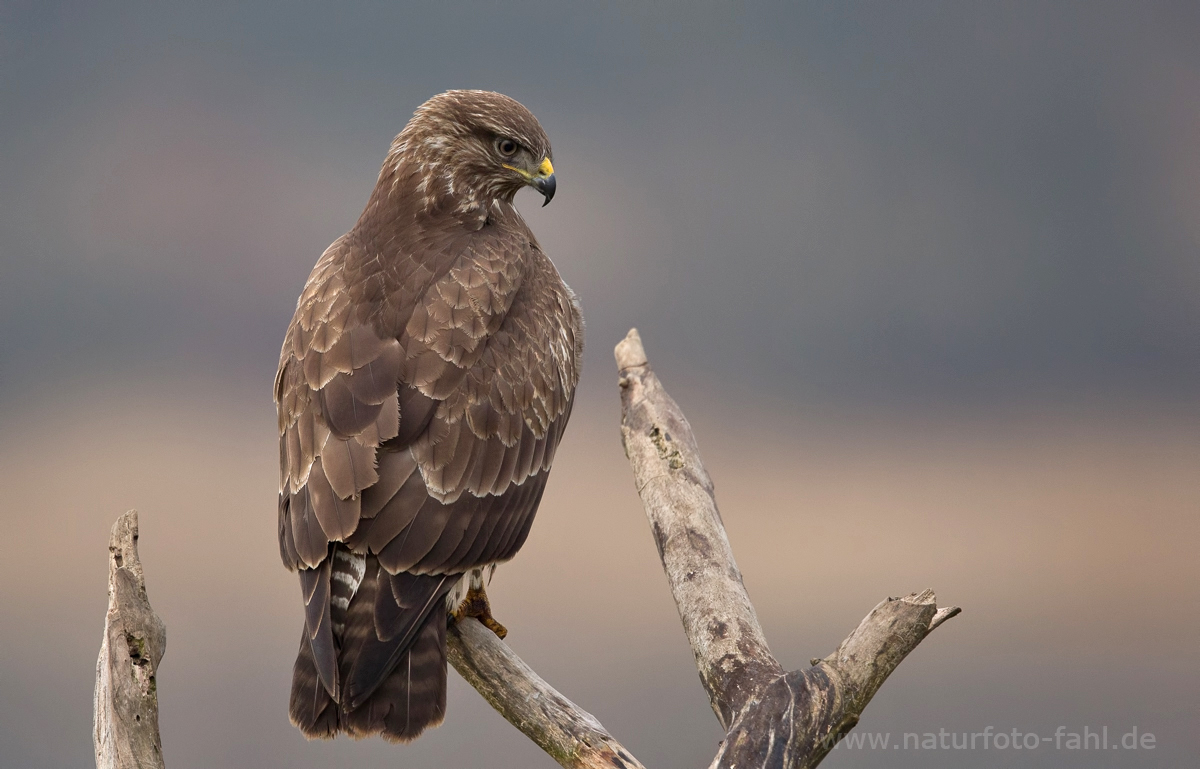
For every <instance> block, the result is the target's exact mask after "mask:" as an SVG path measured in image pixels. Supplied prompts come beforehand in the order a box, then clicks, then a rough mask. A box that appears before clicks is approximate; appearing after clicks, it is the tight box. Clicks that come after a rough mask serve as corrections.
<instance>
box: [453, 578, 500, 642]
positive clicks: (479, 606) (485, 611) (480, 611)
mask: <svg viewBox="0 0 1200 769" xmlns="http://www.w3.org/2000/svg"><path fill="white" fill-rule="evenodd" d="M463 617H474V618H475V619H477V620H479V621H480V622H481V623H483V626H484V627H485V628H487V629H488V630H490V631H492V632H493V633H495V634H496V637H497V638H504V637H505V636H506V635H508V628H506V627H504V625H501V624H500V623H499V622H497V621H496V618H495V617H493V616H492V605H491V604H490V603H488V597H487V593H485V592H484V591H483V588H482V587H472V588H471V589H470V590H468V591H467V596H466V598H464V599H463V602H462V603H461V604H460V605H459V607H458V608H457V609H455V610H454V619H455V620H456V621H457V620H461V619H462V618H463Z"/></svg>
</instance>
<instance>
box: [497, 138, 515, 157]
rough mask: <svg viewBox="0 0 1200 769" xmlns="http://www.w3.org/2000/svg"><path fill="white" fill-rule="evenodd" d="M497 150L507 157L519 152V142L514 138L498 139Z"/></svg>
mask: <svg viewBox="0 0 1200 769" xmlns="http://www.w3.org/2000/svg"><path fill="white" fill-rule="evenodd" d="M496 150H497V151H498V152H499V153H500V154H501V155H503V156H504V157H506V158H511V157H512V156H513V155H515V154H517V143H516V142H515V141H513V140H512V139H497V140H496Z"/></svg>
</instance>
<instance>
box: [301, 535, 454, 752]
mask: <svg viewBox="0 0 1200 769" xmlns="http://www.w3.org/2000/svg"><path fill="white" fill-rule="evenodd" d="M365 566H366V568H365V578H364V579H362V582H361V586H360V587H359V588H358V589H357V590H356V591H355V593H354V595H353V597H352V598H351V600H350V601H349V606H348V607H347V609H346V611H345V615H344V624H343V620H342V617H341V616H338V617H335V618H334V620H335V621H334V623H333V624H334V625H335V627H337V628H338V630H339V632H337V633H336V635H335V639H336V646H337V649H336V651H333V650H332V649H328V647H326V646H323V645H321V644H315V647H316V651H315V653H317V654H334V655H336V662H334V661H333V660H330V662H331V663H333V664H336V668H337V671H336V674H335V675H336V678H337V681H336V683H335V685H334V686H333V687H332V688H333V690H334V692H335V693H336V698H335V696H334V694H331V692H330V690H329V687H327V686H326V685H325V684H324V683H322V680H321V676H320V675H319V673H318V665H317V659H316V657H315V653H314V639H312V638H310V635H309V633H308V631H307V625H306V630H305V632H304V633H303V634H302V636H301V639H300V653H299V654H298V655H297V657H296V666H295V669H294V671H293V676H292V694H291V701H290V703H289V715H290V716H291V721H292V723H293V724H295V725H296V727H298V728H299V729H300V731H302V732H303V733H304V735H305V736H306V737H308V738H310V739H313V738H322V739H329V738H331V737H334V736H336V735H337V734H338V733H339V732H345V733H346V734H348V735H350V736H351V737H367V736H370V735H374V734H378V735H380V736H382V737H383V738H384V739H386V740H389V741H391V742H409V741H410V740H413V739H416V737H417V736H418V735H420V734H421V732H423V731H425V729H427V728H429V727H432V726H437V725H438V724H440V723H441V722H442V719H443V718H444V717H445V714H446V621H447V615H446V609H445V596H446V593H447V592H449V590H450V589H451V588H452V587H453V586H454V584H455V583H457V581H458V575H453V576H451V575H447V576H438V577H435V576H420V575H411V574H405V573H401V574H398V575H391V574H388V573H387V572H386V571H385V570H384V569H382V568H380V567H379V565H378V562H377V561H376V560H375V558H374V556H368V557H367V563H366V564H365ZM335 568H336V564H335ZM335 590H336V588H335ZM338 614H340V612H338ZM327 649H328V651H327ZM327 677H328V676H327Z"/></svg>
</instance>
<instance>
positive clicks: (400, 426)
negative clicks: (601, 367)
mask: <svg viewBox="0 0 1200 769" xmlns="http://www.w3.org/2000/svg"><path fill="white" fill-rule="evenodd" d="M527 185H528V186H533V187H535V189H537V190H538V191H540V192H542V193H543V194H544V195H545V196H546V200H547V202H549V198H550V196H552V195H553V192H554V177H553V166H552V164H551V162H550V143H549V140H548V139H547V138H546V135H545V133H544V132H543V131H542V128H541V126H540V125H539V124H538V122H537V120H536V119H535V118H534V117H533V115H532V114H530V113H529V111H528V110H526V109H525V108H524V107H523V106H521V105H520V104H518V103H517V102H515V101H513V100H512V99H510V98H508V97H506V96H502V95H500V94H495V93H488V92H485V91H450V92H447V93H444V94H441V95H439V96H435V97H433V98H432V99H430V100H429V101H428V102H426V103H425V104H423V105H422V106H421V107H420V108H419V109H418V110H417V112H416V114H415V115H414V116H413V118H412V120H411V121H410V122H409V124H408V125H407V126H406V127H405V129H404V131H402V132H401V133H400V135H399V136H397V137H396V140H395V141H394V142H393V144H392V148H391V151H390V152H389V153H388V156H387V160H386V161H385V162H384V165H383V170H382V171H381V172H380V174H379V180H378V181H377V183H376V185H375V190H374V192H373V193H372V194H371V198H370V201H369V202H368V203H367V207H366V209H365V210H364V211H363V213H362V216H361V217H360V218H359V220H358V223H357V224H356V225H355V226H354V228H353V229H351V230H350V232H348V233H347V234H346V235H344V236H342V237H341V238H339V239H338V240H336V241H335V242H334V243H333V245H331V246H330V247H329V249H328V250H326V251H325V253H324V255H323V256H322V257H321V258H320V260H319V261H318V262H317V264H316V267H314V268H313V271H312V273H311V274H310V275H309V278H308V282H307V283H306V284H305V286H304V291H303V293H302V294H301V295H300V299H299V301H298V302H297V306H296V314H295V316H294V317H293V318H292V322H291V325H290V326H289V327H288V331H287V335H286V337H285V338H284V342H283V351H282V353H281V355H280V360H279V373H278V375H277V376H276V380H275V401H276V405H277V408H278V412H279V433H280V439H279V454H280V493H279V551H280V555H281V556H282V558H283V562H284V564H285V565H286V566H287V567H288V568H289V569H293V570H296V571H298V572H299V574H300V586H301V593H302V596H303V599H304V604H305V623H304V632H303V634H302V637H301V642H300V653H299V655H298V657H297V659H296V666H295V672H294V677H293V684H292V695H291V705H290V714H291V718H292V722H293V723H295V724H296V725H297V726H298V727H299V728H300V729H301V730H302V731H303V732H304V733H305V734H306V735H308V736H309V737H333V736H334V735H336V734H338V733H339V732H345V733H347V734H350V735H352V736H355V737H361V736H366V735H371V734H381V735H382V736H383V737H385V738H387V739H390V740H398V741H407V740H411V739H413V738H415V737H416V736H417V735H418V734H420V733H421V731H422V730H423V729H425V728H426V727H428V726H434V725H436V724H438V723H439V722H440V721H441V720H442V717H443V715H444V713H445V707H446V640H445V634H446V622H447V610H448V609H453V608H454V606H455V605H456V604H457V602H458V601H460V600H461V599H462V596H463V593H464V590H465V588H466V587H467V583H468V582H470V583H471V584H481V580H482V577H481V574H482V571H483V569H485V568H487V567H488V566H490V565H492V564H495V563H497V562H500V561H504V560H507V559H509V558H511V557H512V556H513V554H515V553H516V552H517V550H518V549H520V547H521V545H522V544H523V543H524V541H525V537H526V535H527V534H528V532H529V527H530V524H531V523H532V521H533V517H534V513H535V512H536V510H537V507H538V502H539V501H540V500H541V496H542V490H543V489H544V488H545V484H546V478H547V476H548V474H549V471H550V464H551V462H552V461H553V459H554V451H555V447H556V446H557V444H558V441H559V438H560V437H561V436H562V432H563V429H564V428H565V427H566V424H567V419H568V417H569V416H570V413H571V403H572V399H573V397H574V392H575V385H576V383H577V382H578V380H579V365H580V361H581V352H582V347H583V319H582V316H581V315H580V312H579V307H578V304H577V302H576V300H575V295H574V294H573V293H572V292H571V290H570V289H569V288H568V287H567V286H566V284H565V283H563V281H562V278H560V277H559V275H558V272H557V270H555V268H554V265H553V264H551V262H550V260H549V259H548V258H547V257H546V256H545V255H544V254H543V253H542V250H541V248H540V247H539V246H538V243H537V240H536V239H535V238H534V236H533V234H532V233H531V232H530V231H529V228H528V227H527V226H526V224H525V222H524V220H523V219H522V218H521V216H520V214H518V213H517V211H516V209H515V208H514V207H513V204H512V201H513V197H514V195H515V194H516V193H517V191H518V190H519V189H520V188H521V187H523V186H527Z"/></svg>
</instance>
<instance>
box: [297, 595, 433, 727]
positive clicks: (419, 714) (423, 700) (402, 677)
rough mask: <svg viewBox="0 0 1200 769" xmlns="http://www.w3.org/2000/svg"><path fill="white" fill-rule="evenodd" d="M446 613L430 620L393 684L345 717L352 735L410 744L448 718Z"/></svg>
mask: <svg viewBox="0 0 1200 769" xmlns="http://www.w3.org/2000/svg"><path fill="white" fill-rule="evenodd" d="M440 608H441V607H440V606H439V607H438V610H436V611H433V612H431V613H430V614H429V616H428V617H427V618H426V619H425V622H424V624H423V625H422V626H421V629H420V630H419V631H418V632H417V634H416V637H415V638H414V639H413V642H412V645H411V646H409V647H408V650H407V651H406V652H405V653H404V655H403V656H402V657H401V658H400V661H399V663H398V664H397V665H396V667H395V669H393V670H392V672H391V674H390V675H389V676H388V677H387V679H386V680H384V682H383V683H382V684H380V685H379V687H378V688H377V689H375V691H374V692H372V694H371V696H370V697H368V698H367V700H366V701H365V702H363V704H362V705H360V706H359V707H357V708H355V709H354V710H352V711H350V712H349V713H343V714H342V728H343V729H345V731H346V733H347V734H349V735H351V736H353V737H366V736H369V735H373V734H379V735H380V736H381V737H383V738H384V739H386V740H388V741H389V742H409V741H411V740H414V739H416V738H417V736H418V735H420V734H421V732H423V731H425V730H426V729H428V728H430V727H434V726H437V725H438V724H440V723H441V722H442V719H443V718H445V716H446V612H444V611H441V610H440ZM318 685H320V684H319V683H318Z"/></svg>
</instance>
